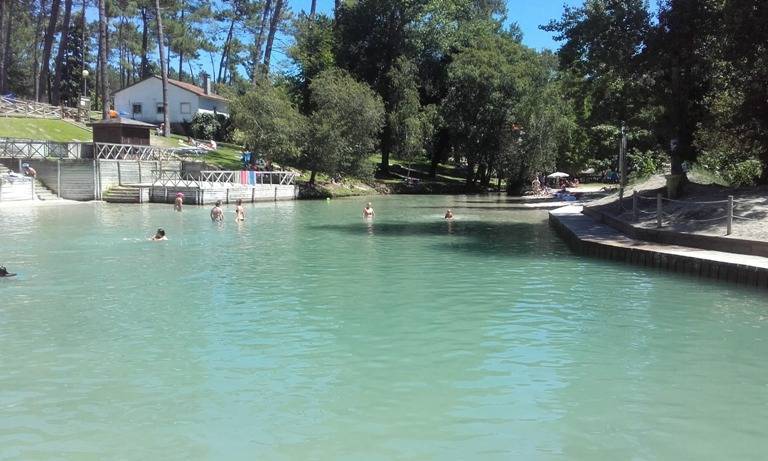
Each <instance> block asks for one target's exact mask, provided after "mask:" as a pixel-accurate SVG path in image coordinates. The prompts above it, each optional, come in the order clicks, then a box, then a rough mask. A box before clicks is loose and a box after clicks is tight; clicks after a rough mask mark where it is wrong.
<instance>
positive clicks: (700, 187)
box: [588, 176, 768, 241]
mask: <svg viewBox="0 0 768 461" xmlns="http://www.w3.org/2000/svg"><path fill="white" fill-rule="evenodd" d="M664 184H665V181H664V178H663V177H662V176H654V177H653V178H651V179H649V180H648V181H645V182H643V183H640V184H637V185H635V186H634V187H633V188H631V189H630V190H628V192H627V193H626V194H625V197H627V198H625V199H624V202H623V203H624V208H625V211H622V210H620V209H619V206H618V195H617V194H612V195H610V196H608V197H605V198H603V199H600V200H596V201H593V202H591V203H589V204H588V205H589V206H595V207H599V208H600V209H601V211H604V212H608V213H610V214H612V215H614V216H618V217H620V218H621V219H623V220H625V221H628V222H632V221H633V213H632V199H631V195H632V193H633V191H634V190H637V191H638V194H640V195H641V197H643V198H642V199H640V200H639V210H640V213H639V218H640V219H639V221H638V222H637V223H635V225H636V226H639V227H645V228H655V227H656V208H657V204H656V194H657V193H658V192H663V191H664ZM729 195H733V197H734V220H733V233H732V234H731V235H730V237H733V238H741V239H749V240H763V241H768V187H766V186H761V187H750V188H740V189H730V188H726V187H722V186H718V185H713V184H697V183H694V182H691V183H688V184H687V185H686V186H685V189H684V192H683V194H682V196H680V197H678V199H677V200H666V199H665V200H664V201H663V215H664V219H663V223H664V228H665V229H669V230H672V231H677V232H687V233H694V234H702V235H717V236H725V234H726V222H727V219H726V217H727V215H728V203H727V201H728V196H729ZM646 198H647V199H646Z"/></svg>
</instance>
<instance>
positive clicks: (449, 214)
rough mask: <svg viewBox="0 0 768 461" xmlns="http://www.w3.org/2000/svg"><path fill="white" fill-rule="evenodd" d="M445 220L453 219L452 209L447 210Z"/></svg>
mask: <svg viewBox="0 0 768 461" xmlns="http://www.w3.org/2000/svg"><path fill="white" fill-rule="evenodd" d="M445 219H453V211H451V210H450V208H449V209H447V210H445Z"/></svg>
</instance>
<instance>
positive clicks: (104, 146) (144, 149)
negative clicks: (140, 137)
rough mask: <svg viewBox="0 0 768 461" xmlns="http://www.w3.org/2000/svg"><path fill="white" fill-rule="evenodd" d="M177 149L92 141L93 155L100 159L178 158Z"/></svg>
mask: <svg viewBox="0 0 768 461" xmlns="http://www.w3.org/2000/svg"><path fill="white" fill-rule="evenodd" d="M178 150H179V149H172V148H167V147H156V146H139V145H133V144H112V143H105V142H97V143H94V155H95V157H96V158H97V159H100V160H179V159H180V157H181V156H180V155H177V151H178Z"/></svg>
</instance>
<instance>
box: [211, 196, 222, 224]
mask: <svg viewBox="0 0 768 461" xmlns="http://www.w3.org/2000/svg"><path fill="white" fill-rule="evenodd" d="M211 221H213V222H215V223H220V222H222V221H224V211H223V210H222V209H221V200H218V201H216V204H215V205H214V206H213V208H211Z"/></svg>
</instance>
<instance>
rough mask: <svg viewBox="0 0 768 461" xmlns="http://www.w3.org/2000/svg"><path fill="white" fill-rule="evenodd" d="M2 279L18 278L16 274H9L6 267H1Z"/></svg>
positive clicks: (0, 274) (0, 275)
mask: <svg viewBox="0 0 768 461" xmlns="http://www.w3.org/2000/svg"><path fill="white" fill-rule="evenodd" d="M0 277H16V274H12V273H10V272H8V269H6V268H5V266H0Z"/></svg>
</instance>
